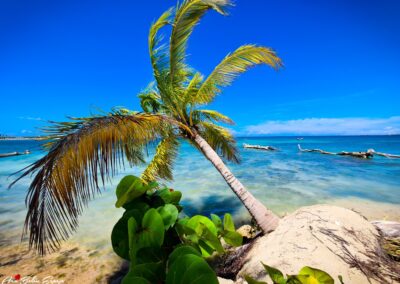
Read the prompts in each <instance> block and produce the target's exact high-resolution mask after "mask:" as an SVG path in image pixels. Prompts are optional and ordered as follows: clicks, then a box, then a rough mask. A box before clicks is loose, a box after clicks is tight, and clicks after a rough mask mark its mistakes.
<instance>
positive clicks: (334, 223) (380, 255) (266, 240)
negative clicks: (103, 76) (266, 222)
mask: <svg viewBox="0 0 400 284" xmlns="http://www.w3.org/2000/svg"><path fill="white" fill-rule="evenodd" d="M380 241H381V236H380V234H379V232H378V230H377V229H376V228H375V227H374V225H372V224H371V223H370V222H368V221H367V220H366V219H365V218H364V217H362V216H361V215H359V214H358V213H355V212H353V211H351V210H348V209H345V208H341V207H336V206H328V205H315V206H310V207H304V208H301V209H299V210H297V211H296V212H294V213H293V214H290V215H288V216H286V217H285V218H283V219H282V220H281V221H280V223H279V226H278V227H277V229H276V230H275V231H274V232H272V233H270V234H269V235H267V236H263V237H261V238H258V239H257V240H256V241H255V242H254V244H253V245H252V247H251V249H250V250H249V251H248V253H247V255H246V257H245V260H244V265H243V267H242V269H241V270H240V272H239V273H238V275H237V281H236V283H244V280H243V277H244V276H245V275H250V276H252V277H253V278H256V279H258V280H263V281H266V280H267V279H269V278H268V277H267V276H266V274H265V271H264V269H263V267H262V265H261V262H263V263H265V264H268V265H270V266H273V267H276V268H278V269H280V270H281V271H282V272H284V273H285V274H295V273H297V272H298V271H299V270H300V269H301V268H302V267H303V266H311V267H315V268H318V269H322V270H324V271H326V272H328V273H329V274H330V275H331V276H332V277H333V278H334V279H335V280H336V281H337V282H338V283H339V281H338V276H339V275H341V276H342V277H343V281H344V283H393V282H394V283H397V281H400V273H399V270H398V268H399V267H398V266H396V265H397V264H396V263H394V262H393V261H392V260H391V259H390V258H389V257H387V255H386V253H385V252H384V251H383V250H382V248H381V243H380ZM336 281H335V282H336Z"/></svg>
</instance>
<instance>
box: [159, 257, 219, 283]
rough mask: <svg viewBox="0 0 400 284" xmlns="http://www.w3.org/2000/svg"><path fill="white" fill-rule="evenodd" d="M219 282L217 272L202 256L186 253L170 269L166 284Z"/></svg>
mask: <svg viewBox="0 0 400 284" xmlns="http://www.w3.org/2000/svg"><path fill="white" fill-rule="evenodd" d="M206 283H207V284H218V279H217V276H216V274H215V272H214V271H213V270H212V269H211V267H210V266H209V265H208V264H207V262H206V261H205V260H204V259H203V258H202V257H199V256H197V255H194V254H185V255H183V256H180V257H179V258H177V259H176V260H175V261H174V262H173V264H172V265H171V267H169V269H168V273H167V277H166V284H206Z"/></svg>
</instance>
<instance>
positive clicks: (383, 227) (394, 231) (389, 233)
mask: <svg viewBox="0 0 400 284" xmlns="http://www.w3.org/2000/svg"><path fill="white" fill-rule="evenodd" d="M371 223H372V224H373V225H374V226H375V227H377V228H378V229H379V230H380V231H381V232H382V234H383V235H384V236H385V237H390V238H399V237H400V223H398V222H393V221H372V222H371Z"/></svg>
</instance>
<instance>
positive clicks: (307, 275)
mask: <svg viewBox="0 0 400 284" xmlns="http://www.w3.org/2000/svg"><path fill="white" fill-rule="evenodd" d="M262 265H263V266H264V269H265V272H266V273H267V275H269V277H270V278H271V280H272V282H273V283H274V284H334V280H333V278H332V277H331V276H330V275H329V274H328V273H326V272H325V271H322V270H320V269H317V268H312V267H309V266H304V267H303V268H302V269H300V271H299V273H298V274H297V275H286V277H285V276H284V275H283V273H282V272H281V271H280V270H279V269H277V268H274V267H271V266H268V265H265V264H264V263H262ZM245 279H246V281H247V283H249V284H267V282H262V281H257V280H255V279H253V278H251V277H250V276H246V277H245ZM339 280H340V282H341V283H343V281H342V277H339Z"/></svg>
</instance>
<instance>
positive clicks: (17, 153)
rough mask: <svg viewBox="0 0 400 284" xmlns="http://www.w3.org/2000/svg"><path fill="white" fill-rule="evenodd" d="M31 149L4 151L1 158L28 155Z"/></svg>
mask: <svg viewBox="0 0 400 284" xmlns="http://www.w3.org/2000/svg"><path fill="white" fill-rule="evenodd" d="M30 153H31V151H29V150H25V151H24V152H11V153H3V154H0V158H7V157H13V156H20V155H27V154H30Z"/></svg>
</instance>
